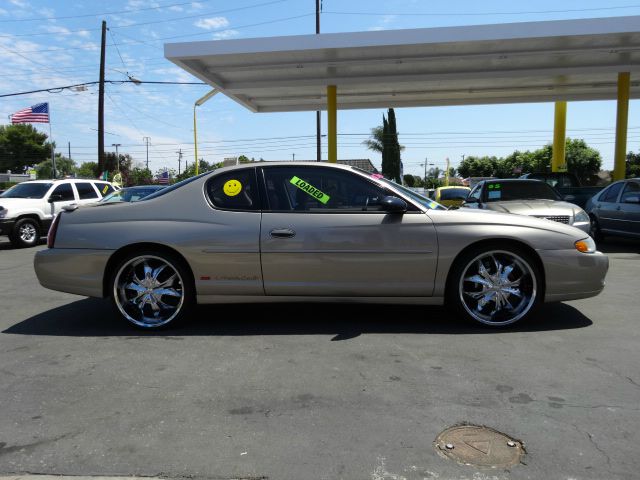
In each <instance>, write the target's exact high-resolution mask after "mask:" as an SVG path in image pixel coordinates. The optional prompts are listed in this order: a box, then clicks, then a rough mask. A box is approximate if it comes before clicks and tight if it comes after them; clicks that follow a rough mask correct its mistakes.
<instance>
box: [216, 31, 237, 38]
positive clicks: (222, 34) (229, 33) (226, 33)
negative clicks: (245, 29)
mask: <svg viewBox="0 0 640 480" xmlns="http://www.w3.org/2000/svg"><path fill="white" fill-rule="evenodd" d="M238 35H240V32H239V31H237V30H223V31H221V32H216V33H214V34H213V38H214V39H215V40H226V39H228V38H233V37H237V36H238Z"/></svg>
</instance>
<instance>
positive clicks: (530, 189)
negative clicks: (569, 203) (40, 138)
mask: <svg viewBox="0 0 640 480" xmlns="http://www.w3.org/2000/svg"><path fill="white" fill-rule="evenodd" d="M485 190H486V192H487V194H486V199H487V202H505V201H509V200H560V196H559V195H558V194H557V193H556V191H555V190H554V189H553V188H552V187H550V186H549V185H547V184H546V183H545V182H541V181H529V182H526V181H520V182H500V181H499V180H498V181H495V182H487V183H486V185H485Z"/></svg>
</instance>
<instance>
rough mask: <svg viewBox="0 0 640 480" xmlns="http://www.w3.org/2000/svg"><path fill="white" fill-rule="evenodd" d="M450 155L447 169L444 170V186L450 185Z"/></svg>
mask: <svg viewBox="0 0 640 480" xmlns="http://www.w3.org/2000/svg"><path fill="white" fill-rule="evenodd" d="M449 165H450V164H449V157H447V171H446V172H444V186H445V187H448V186H449V168H450V166H449Z"/></svg>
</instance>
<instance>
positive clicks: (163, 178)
mask: <svg viewBox="0 0 640 480" xmlns="http://www.w3.org/2000/svg"><path fill="white" fill-rule="evenodd" d="M158 183H159V184H161V185H167V184H168V183H169V172H168V171H167V170H165V171H164V172H162V173H161V174H160V176H159V177H158Z"/></svg>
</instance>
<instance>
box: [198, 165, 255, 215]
mask: <svg viewBox="0 0 640 480" xmlns="http://www.w3.org/2000/svg"><path fill="white" fill-rule="evenodd" d="M206 192H207V196H208V197H209V200H210V201H211V203H212V204H213V206H214V207H216V208H221V209H224V210H260V195H259V194H258V186H257V183H256V171H255V169H254V168H247V169H243V170H234V171H231V172H226V173H222V174H219V175H214V176H213V177H212V178H211V179H210V180H209V181H208V182H207V184H206Z"/></svg>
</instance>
